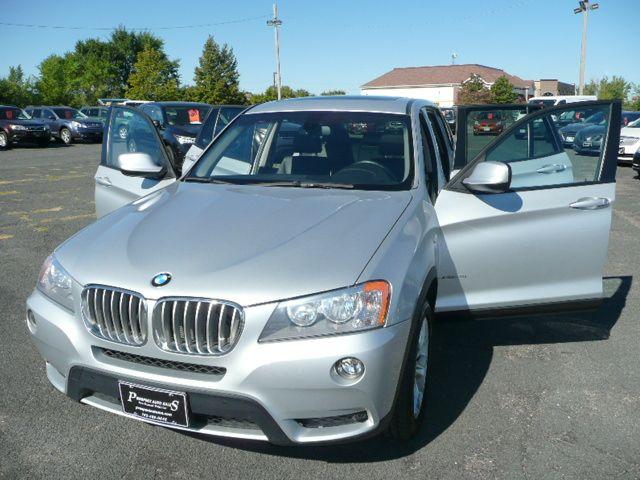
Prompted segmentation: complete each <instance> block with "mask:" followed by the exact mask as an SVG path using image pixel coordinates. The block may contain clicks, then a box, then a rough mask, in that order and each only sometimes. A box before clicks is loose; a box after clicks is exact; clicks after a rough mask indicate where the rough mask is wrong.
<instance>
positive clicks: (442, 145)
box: [427, 110, 451, 179]
mask: <svg viewBox="0 0 640 480" xmlns="http://www.w3.org/2000/svg"><path fill="white" fill-rule="evenodd" d="M427 116H428V118H429V123H430V124H431V128H432V129H433V133H434V134H435V136H436V144H437V146H438V153H439V154H440V155H439V156H440V163H441V164H442V171H443V173H444V176H445V179H448V178H449V174H450V173H451V159H450V158H449V148H448V147H447V144H446V140H445V135H446V133H445V131H444V130H443V128H444V126H442V125H440V123H439V122H438V119H437V118H436V117H437V116H436V114H435V112H434V111H433V110H427Z"/></svg>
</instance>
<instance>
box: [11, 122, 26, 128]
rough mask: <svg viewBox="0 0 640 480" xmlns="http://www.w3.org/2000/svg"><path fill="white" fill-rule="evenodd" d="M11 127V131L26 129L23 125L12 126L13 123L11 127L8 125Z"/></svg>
mask: <svg viewBox="0 0 640 480" xmlns="http://www.w3.org/2000/svg"><path fill="white" fill-rule="evenodd" d="M9 126H10V127H11V130H26V129H27V127H25V126H24V125H14V124H13V123H12V124H11V125H9Z"/></svg>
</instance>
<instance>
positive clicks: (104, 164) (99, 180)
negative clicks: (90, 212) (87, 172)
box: [95, 107, 176, 218]
mask: <svg viewBox="0 0 640 480" xmlns="http://www.w3.org/2000/svg"><path fill="white" fill-rule="evenodd" d="M123 125H126V127H127V128H126V136H124V138H123V135H121V130H122V126H123ZM129 152H144V153H147V154H149V156H150V157H151V158H152V159H153V160H154V161H155V162H157V164H158V165H162V166H164V167H165V169H166V172H167V173H166V175H165V176H164V177H163V178H144V177H140V176H132V175H125V174H124V173H122V172H121V171H120V169H119V163H118V158H119V156H120V155H122V154H125V153H129ZM175 180H176V177H175V173H174V172H173V170H172V168H171V165H170V163H169V160H168V158H167V156H166V152H165V150H164V146H163V143H162V140H160V137H159V136H158V133H157V130H156V128H155V127H154V126H153V124H152V123H151V121H150V119H149V118H148V117H147V116H146V115H145V114H144V113H142V112H141V111H140V110H136V109H132V108H128V107H113V108H112V111H111V116H110V118H109V126H108V128H107V138H106V140H105V141H104V142H103V144H102V158H101V162H100V166H99V167H98V170H97V172H96V175H95V202H96V215H97V216H98V218H99V217H102V216H103V215H106V214H107V213H109V212H112V211H113V210H115V209H117V208H120V207H121V206H123V205H126V204H128V203H130V202H132V201H134V200H136V199H138V198H140V197H142V196H145V195H148V194H150V193H152V192H155V191H156V190H159V189H161V188H164V187H166V186H167V185H170V184H172V183H173V182H175Z"/></svg>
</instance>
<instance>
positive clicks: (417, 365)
mask: <svg viewBox="0 0 640 480" xmlns="http://www.w3.org/2000/svg"><path fill="white" fill-rule="evenodd" d="M432 323H433V311H432V310H431V306H430V305H429V303H427V302H425V304H424V305H423V306H422V309H421V313H420V318H419V319H418V320H417V322H416V323H414V325H413V326H412V328H411V334H410V335H411V340H410V344H409V355H408V357H407V362H406V365H405V366H404V370H403V372H402V378H401V379H400V385H399V387H398V388H399V389H400V390H399V392H398V398H397V399H396V402H395V405H394V407H393V411H392V417H391V423H390V424H389V433H390V434H391V436H392V437H393V438H395V439H396V440H401V441H406V440H409V439H410V438H411V437H413V436H414V435H415V434H416V432H417V431H418V429H419V428H420V425H421V424H422V420H423V417H424V411H425V401H424V399H425V395H426V392H427V384H428V378H429V377H428V366H429V339H430V332H431V325H432Z"/></svg>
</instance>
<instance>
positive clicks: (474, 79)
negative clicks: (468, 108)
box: [456, 74, 491, 105]
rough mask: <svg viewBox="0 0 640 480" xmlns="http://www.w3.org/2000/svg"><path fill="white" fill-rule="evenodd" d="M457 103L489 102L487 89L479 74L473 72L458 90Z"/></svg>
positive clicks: (489, 91)
mask: <svg viewBox="0 0 640 480" xmlns="http://www.w3.org/2000/svg"><path fill="white" fill-rule="evenodd" d="M456 103H457V104H458V105H472V104H483V103H491V90H489V89H488V88H487V87H486V86H485V84H484V82H483V81H482V78H480V76H479V75H476V74H473V75H471V78H469V80H467V81H466V82H464V83H463V84H462V86H461V87H460V90H458V101H457V102H456Z"/></svg>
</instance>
